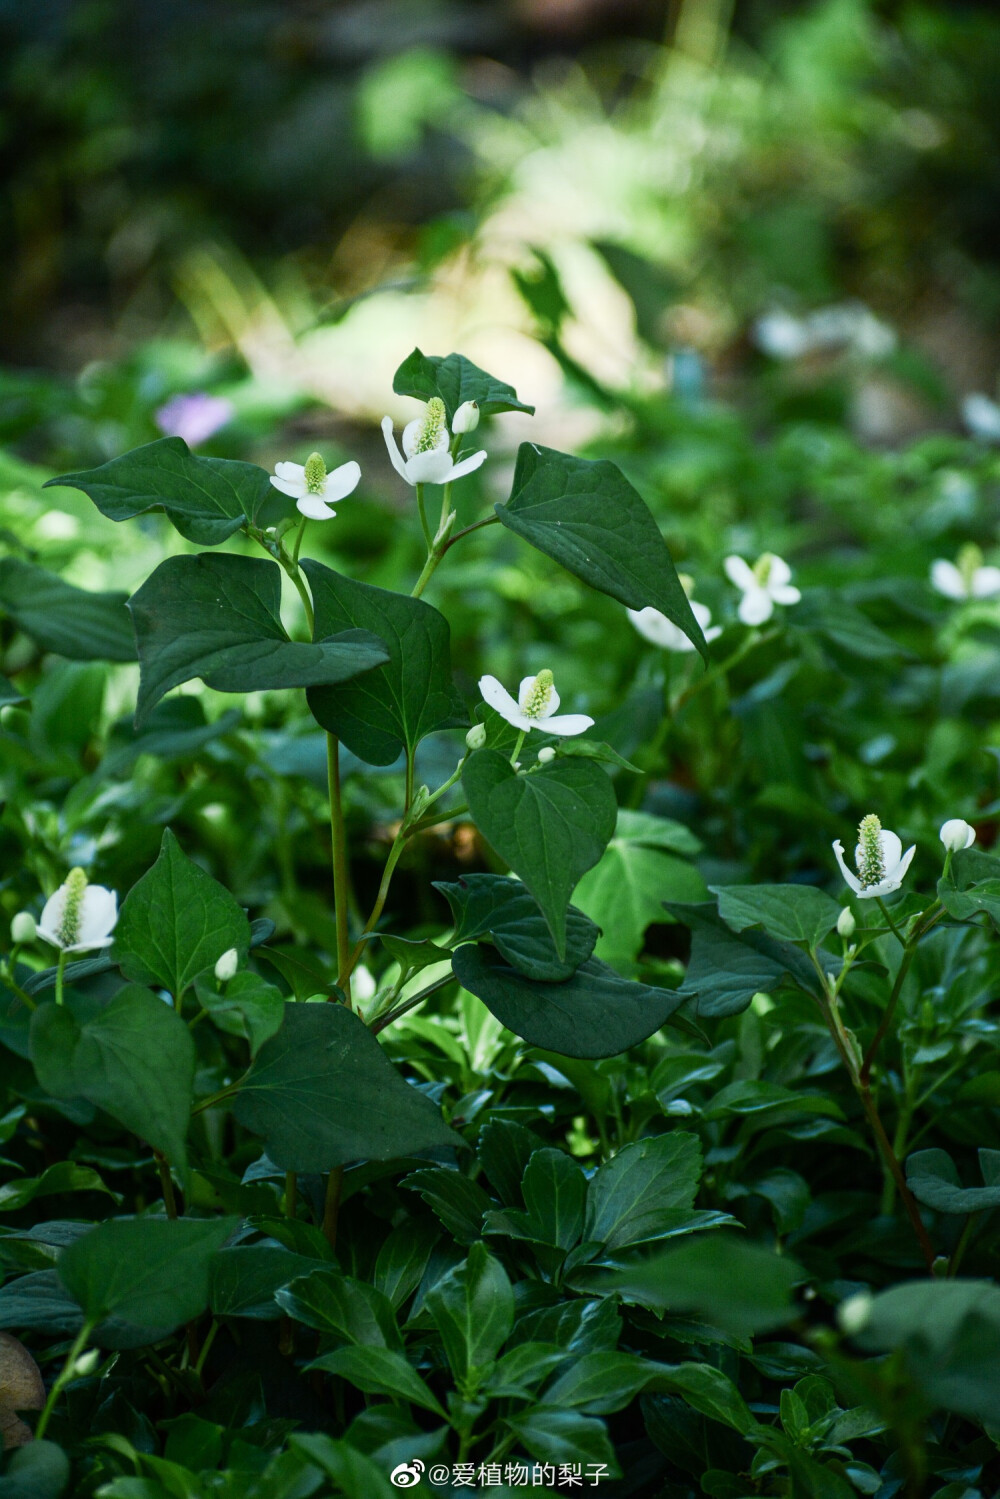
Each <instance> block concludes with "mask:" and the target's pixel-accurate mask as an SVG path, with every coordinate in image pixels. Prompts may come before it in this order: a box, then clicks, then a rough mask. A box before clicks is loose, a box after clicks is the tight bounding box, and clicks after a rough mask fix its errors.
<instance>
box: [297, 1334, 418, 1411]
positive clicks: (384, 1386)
mask: <svg viewBox="0 0 1000 1499" xmlns="http://www.w3.org/2000/svg"><path fill="white" fill-rule="evenodd" d="M307 1367H308V1368H310V1369H322V1370H323V1371H324V1372H325V1373H327V1374H336V1375H339V1377H340V1378H341V1379H346V1380H348V1382H349V1383H350V1384H353V1385H356V1386H357V1388H358V1389H359V1390H364V1392H365V1394H366V1395H389V1396H391V1397H392V1398H393V1399H394V1400H408V1401H409V1402H410V1404H411V1405H419V1406H421V1407H422V1408H423V1409H424V1410H428V1411H433V1412H434V1414H435V1415H436V1416H443V1415H444V1411H443V1410H442V1409H441V1406H440V1405H439V1404H438V1402H437V1400H436V1399H435V1398H434V1396H433V1395H432V1394H431V1392H430V1390H429V1389H428V1388H427V1386H426V1385H425V1384H424V1382H423V1380H422V1379H421V1378H420V1375H419V1374H418V1373H417V1371H416V1369H414V1368H412V1367H411V1366H410V1365H409V1364H408V1363H407V1361H406V1359H405V1357H404V1356H403V1354H401V1353H397V1352H395V1351H394V1350H393V1349H391V1348H374V1347H372V1346H370V1345H363V1346H362V1345H358V1346H356V1347H353V1348H338V1349H337V1351H336V1352H335V1353H325V1354H324V1355H323V1357H322V1358H318V1359H316V1360H315V1361H314V1362H313V1363H311V1364H309V1365H308V1366H307Z"/></svg>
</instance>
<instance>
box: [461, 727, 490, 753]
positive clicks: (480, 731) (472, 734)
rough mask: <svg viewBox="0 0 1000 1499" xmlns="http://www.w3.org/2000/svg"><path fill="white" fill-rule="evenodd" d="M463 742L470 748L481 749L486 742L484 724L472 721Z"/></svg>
mask: <svg viewBox="0 0 1000 1499" xmlns="http://www.w3.org/2000/svg"><path fill="white" fill-rule="evenodd" d="M465 742H466V744H467V746H468V747H469V749H470V750H477V749H482V747H483V745H484V744H485V743H486V725H485V724H482V723H474V724H473V725H472V728H471V729H470V730H469V732H468V733H467V734H466V736H465Z"/></svg>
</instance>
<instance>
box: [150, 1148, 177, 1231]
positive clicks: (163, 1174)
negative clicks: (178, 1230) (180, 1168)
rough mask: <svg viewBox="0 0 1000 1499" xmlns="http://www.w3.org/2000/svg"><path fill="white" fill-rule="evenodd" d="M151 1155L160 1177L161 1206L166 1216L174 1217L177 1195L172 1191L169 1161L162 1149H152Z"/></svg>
mask: <svg viewBox="0 0 1000 1499" xmlns="http://www.w3.org/2000/svg"><path fill="white" fill-rule="evenodd" d="M153 1156H154V1158H155V1160H156V1169H157V1172H158V1173H159V1177H160V1186H161V1187H162V1188H163V1206H164V1207H165V1208H166V1210H167V1217H168V1218H176V1217H177V1197H176V1194H175V1192H174V1183H173V1178H172V1177H171V1175H170V1162H169V1161H168V1160H167V1158H166V1156H165V1155H164V1154H163V1151H162V1150H154V1151H153Z"/></svg>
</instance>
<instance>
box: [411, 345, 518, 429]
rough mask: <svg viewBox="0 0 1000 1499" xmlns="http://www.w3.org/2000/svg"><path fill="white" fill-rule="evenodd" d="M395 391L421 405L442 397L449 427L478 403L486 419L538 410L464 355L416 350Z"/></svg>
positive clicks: (510, 387) (511, 388)
mask: <svg viewBox="0 0 1000 1499" xmlns="http://www.w3.org/2000/svg"><path fill="white" fill-rule="evenodd" d="M392 388H393V390H394V391H395V392H396V394H397V395H401V396H415V397H416V398H417V400H418V401H429V400H430V399H431V398H432V397H433V396H440V397H441V400H442V401H443V402H444V404H445V410H446V411H447V413H448V421H449V423H450V422H451V419H452V417H453V416H454V415H455V412H456V411H457V410H458V408H459V406H461V405H462V404H463V403H464V402H465V401H476V402H477V403H478V405H479V410H480V412H481V414H482V415H483V416H494V415H496V414H497V413H499V412H501V411H524V412H527V413H528V415H529V416H530V415H531V414H532V413H533V412H534V410H535V408H534V406H527V405H525V403H524V402H523V401H519V400H518V398H517V392H516V391H515V389H514V387H513V386H512V385H507V384H505V382H504V381H503V380H498V379H496V377H495V376H494V375H488V374H487V373H486V371H485V370H481V369H480V368H479V367H478V365H475V364H473V363H472V361H471V359H466V358H465V356H464V355H463V354H446V355H443V356H442V355H440V354H422V353H421V352H420V350H419V349H414V351H413V353H412V354H409V355H408V356H407V357H406V359H404V360H403V362H402V364H401V365H400V366H399V369H398V370H397V371H396V373H395V375H394V376H393V381H392Z"/></svg>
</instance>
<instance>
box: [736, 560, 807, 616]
mask: <svg viewBox="0 0 1000 1499" xmlns="http://www.w3.org/2000/svg"><path fill="white" fill-rule="evenodd" d="M723 566H724V567H725V569H726V577H727V578H728V579H729V581H730V583H734V584H735V585H736V587H737V588H738V589H740V591H741V592H742V594H743V597H742V598H741V599H740V607H739V610H738V613H739V616H740V619H741V620H742V621H743V623H744V624H745V625H762V624H764V623H765V621H766V620H769V619H770V618H771V615H772V614H773V613H774V606H775V604H797V603H798V601H799V599H800V598H801V597H802V595H801V593H800V592H799V590H798V589H797V588H796V587H794V586H793V584H792V581H791V579H792V569H791V568H790V567H789V566H788V563H787V562H785V561H784V560H783V558H781V557H776V556H775V555H774V553H773V552H765V553H764V554H763V556H761V557H758V558H757V561H756V562H755V563H754V565H753V567H751V566H750V564H749V563H748V562H744V560H743V558H742V557H727V558H726V560H725V562H724V563H723Z"/></svg>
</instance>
